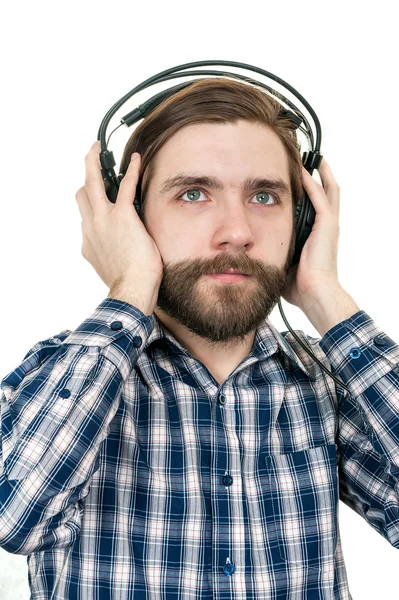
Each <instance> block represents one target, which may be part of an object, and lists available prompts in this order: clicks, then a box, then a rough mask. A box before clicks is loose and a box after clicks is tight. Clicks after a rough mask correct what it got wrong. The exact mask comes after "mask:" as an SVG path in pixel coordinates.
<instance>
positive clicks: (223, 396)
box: [218, 394, 227, 405]
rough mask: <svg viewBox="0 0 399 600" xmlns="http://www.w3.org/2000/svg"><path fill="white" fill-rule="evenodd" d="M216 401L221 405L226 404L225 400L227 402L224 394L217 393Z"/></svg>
mask: <svg viewBox="0 0 399 600" xmlns="http://www.w3.org/2000/svg"><path fill="white" fill-rule="evenodd" d="M218 402H219V404H222V405H223V404H226V402H227V398H226V396H225V395H224V394H219V398H218Z"/></svg>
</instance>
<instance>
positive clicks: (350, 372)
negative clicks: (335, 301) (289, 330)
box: [319, 310, 399, 397]
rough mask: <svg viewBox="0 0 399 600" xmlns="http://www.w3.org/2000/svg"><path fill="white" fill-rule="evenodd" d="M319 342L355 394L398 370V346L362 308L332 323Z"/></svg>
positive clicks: (333, 366)
mask: <svg viewBox="0 0 399 600" xmlns="http://www.w3.org/2000/svg"><path fill="white" fill-rule="evenodd" d="M319 345H320V348H321V349H322V350H323V352H324V354H325V355H326V356H327V357H328V359H329V361H330V364H331V371H332V373H333V374H334V375H336V376H337V377H339V378H340V379H341V380H342V381H343V383H345V385H346V386H347V387H348V389H349V390H350V393H351V395H352V396H354V397H356V396H359V395H360V394H362V393H363V392H364V390H366V389H367V388H369V387H370V386H371V385H373V384H374V383H375V382H376V381H378V380H379V379H381V377H384V376H385V375H386V374H387V373H389V372H390V371H392V370H395V371H396V372H397V373H399V346H398V345H397V344H396V343H395V342H394V341H393V340H392V339H391V338H390V337H389V336H388V335H387V334H386V333H385V332H384V331H382V329H381V328H380V327H379V326H378V325H377V323H376V322H375V321H373V319H372V318H371V317H370V316H369V315H368V314H367V313H366V312H365V311H364V310H360V311H358V312H357V313H355V314H354V315H352V316H351V317H349V318H348V319H345V320H344V321H342V322H341V323H338V324H337V325H334V327H332V328H331V329H329V331H327V333H326V334H325V335H324V336H323V337H322V338H321V340H320V342H319Z"/></svg>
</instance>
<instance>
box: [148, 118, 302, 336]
mask: <svg viewBox="0 0 399 600" xmlns="http://www.w3.org/2000/svg"><path fill="white" fill-rule="evenodd" d="M177 175H186V176H196V177H204V176H207V177H212V178H217V179H218V180H220V182H221V184H222V187H220V189H219V188H215V187H214V186H212V185H209V184H207V185H205V184H204V183H202V184H199V183H198V182H197V183H195V182H193V181H192V178H190V181H188V182H187V183H186V184H179V185H177V186H176V187H173V188H171V189H167V190H163V188H165V182H166V180H168V179H170V178H173V177H176V176H177ZM255 178H262V179H281V180H283V181H284V182H285V183H286V184H287V186H288V190H289V191H288V192H284V191H282V190H280V189H273V188H271V187H270V186H267V185H266V184H264V183H262V184H260V185H257V186H255V187H254V188H250V189H248V190H245V189H243V187H242V186H243V184H244V182H245V180H246V179H255ZM290 192H291V190H290V177H289V167H288V158H287V155H286V152H285V149H284V146H283V144H282V142H281V141H280V140H279V138H278V137H277V135H276V134H274V133H273V132H272V131H271V130H270V129H269V128H268V127H266V126H263V125H260V124H254V123H249V122H246V121H239V122H237V123H235V124H230V123H229V124H213V123H211V124H208V123H203V124H194V125H188V126H185V127H183V128H182V129H180V130H179V131H178V132H177V133H175V134H174V135H173V136H172V137H171V138H170V139H169V140H168V141H167V142H166V143H165V145H164V146H163V147H162V148H161V149H160V150H159V152H158V154H157V161H156V168H155V172H154V176H153V178H152V179H151V181H150V184H149V187H148V191H147V198H146V201H145V226H146V229H147V231H148V233H149V234H150V235H151V237H152V238H153V239H154V240H155V242H156V244H157V246H158V248H159V251H160V253H161V256H162V260H163V262H164V276H163V280H162V282H161V286H160V288H159V294H158V302H157V305H156V308H155V311H154V312H156V313H158V314H159V315H160V316H161V320H162V312H163V313H165V314H167V315H169V316H170V317H172V318H173V319H175V320H176V321H178V322H179V323H180V324H182V325H184V326H185V327H186V328H187V329H189V330H190V331H191V332H193V333H195V334H196V335H198V336H200V337H201V338H204V340H205V341H208V342H209V343H210V344H212V343H221V344H222V345H223V343H228V342H231V340H232V339H236V340H237V341H238V340H244V336H245V335H246V334H248V333H249V332H251V331H253V330H255V329H256V328H257V327H258V326H259V325H260V323H261V322H262V321H263V320H264V319H265V318H266V317H267V316H268V315H269V314H270V312H271V311H272V310H273V308H274V306H275V305H276V303H277V300H278V299H279V297H280V296H281V295H282V292H283V290H284V287H285V284H286V280H287V274H288V269H289V264H290V262H291V259H292V255H293V251H294V241H295V240H294V237H293V235H292V233H293V222H292V200H291V196H290ZM181 196H182V198H181ZM275 196H277V197H278V199H279V201H280V203H278V202H277V201H276V200H275ZM183 200H186V201H188V202H189V203H187V204H184V203H183ZM229 268H233V269H237V270H238V271H241V272H243V273H246V274H247V276H246V277H239V278H236V280H235V281H234V282H227V281H226V280H224V281H222V280H220V279H217V278H215V277H212V276H210V275H209V274H216V273H222V272H225V271H227V270H228V269H229Z"/></svg>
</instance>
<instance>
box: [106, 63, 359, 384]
mask: <svg viewBox="0 0 399 600" xmlns="http://www.w3.org/2000/svg"><path fill="white" fill-rule="evenodd" d="M208 65H227V66H232V67H236V68H237V67H238V68H240V69H247V70H249V71H254V72H255V73H260V74H261V75H264V76H265V77H268V78H269V79H273V80H274V81H276V82H277V83H279V84H280V85H282V86H284V87H285V88H287V89H288V90H289V91H290V92H291V93H292V94H294V95H295V96H296V97H297V98H298V99H299V100H300V101H301V102H302V104H303V105H304V106H305V108H306V109H307V110H308V112H309V114H310V115H311V117H312V119H313V122H314V125H315V129H316V143H314V139H313V132H312V129H311V127H310V125H309V122H308V121H307V119H306V117H305V116H304V114H303V113H302V111H301V110H299V108H298V107H297V106H295V105H294V104H293V103H292V102H291V101H290V100H288V99H287V98H285V97H284V96H283V95H282V94H281V93H280V92H277V91H276V90H274V89H273V88H271V87H269V86H267V85H265V84H264V83H261V82H260V81H258V80H254V79H252V78H250V77H247V76H244V75H240V74H238V73H230V72H227V71H223V72H222V71H208V70H205V71H185V72H177V71H181V70H182V69H189V68H191V67H202V66H208ZM192 75H212V76H215V75H216V76H222V77H223V76H230V77H235V78H237V79H242V80H245V81H247V82H249V83H251V84H255V85H257V86H261V87H263V88H265V89H267V90H268V91H269V92H270V93H271V94H272V95H273V96H274V97H275V99H276V100H277V101H278V102H279V103H280V104H281V105H282V109H283V110H282V111H281V113H280V116H282V117H284V118H288V119H290V120H291V121H292V125H293V129H298V128H299V129H300V130H301V131H302V132H303V133H304V134H305V135H306V137H307V140H308V144H309V147H310V148H311V149H310V150H309V151H308V152H304V153H303V154H302V164H303V166H304V167H305V169H306V170H307V171H308V172H309V173H310V175H312V173H313V170H314V169H318V168H319V166H320V164H321V161H322V160H323V156H322V155H321V154H320V145H321V127H320V122H319V119H318V117H317V115H316V113H315V111H314V110H313V109H312V107H311V106H310V104H309V103H308V102H307V101H306V100H305V98H304V97H303V96H302V95H301V94H300V93H299V92H298V91H297V90H295V89H294V88H293V87H292V86H291V85H290V84H289V83H287V82H285V81H283V79H281V78H280V77H277V75H273V74H272V73H269V72H268V71H265V70H263V69H260V68H259V67H254V66H252V65H247V64H245V63H239V62H234V61H227V60H219V61H214V60H204V61H198V62H192V63H186V64H184V65H178V66H176V67H172V68H171V69H166V70H165V71H161V72H160V73H157V74H156V75H153V76H152V77H150V78H148V79H146V80H145V81H143V82H142V83H140V84H139V85H138V86H136V87H135V88H133V89H132V90H130V92H128V93H127V94H126V95H125V96H123V97H122V98H120V99H119V100H118V101H117V102H116V103H115V104H114V105H113V106H112V107H111V108H110V109H109V110H108V112H107V113H106V115H105V117H104V118H103V120H102V122H101V125H100V128H99V130H98V136H97V139H98V140H100V142H101V153H100V163H101V167H102V168H101V174H102V177H103V180H104V186H105V191H106V194H107V197H108V199H109V200H110V202H112V203H115V202H116V198H117V195H118V190H119V185H120V182H121V180H122V178H123V176H124V173H119V175H116V173H115V170H114V166H115V165H116V162H115V159H114V155H113V152H112V151H109V150H108V148H107V145H108V142H109V138H110V137H111V135H112V133H113V132H114V131H116V129H118V128H119V127H121V126H122V125H126V126H127V127H130V126H131V125H133V124H134V123H136V122H137V121H139V120H140V119H144V118H145V117H147V116H148V115H149V114H150V113H151V111H152V110H154V108H156V107H157V106H158V105H159V104H160V103H161V102H163V100H165V99H166V98H169V96H172V95H173V94H175V93H177V92H179V91H180V90H182V89H184V88H185V87H187V86H190V85H192V84H193V83H195V82H197V81H200V80H199V79H194V80H191V81H188V82H184V83H182V84H178V85H176V86H173V87H171V88H168V89H166V90H163V91H161V92H159V93H158V94H156V95H155V96H153V97H152V98H150V99H149V100H147V101H146V102H144V103H143V104H140V105H139V106H138V107H137V108H135V109H134V110H132V111H130V112H129V113H128V114H127V115H125V116H124V117H123V118H122V119H120V122H121V124H120V125H118V127H116V128H115V129H114V130H113V131H112V132H111V134H110V136H109V138H108V141H106V130H107V127H108V124H109V122H110V120H111V118H112V117H113V115H114V114H115V113H116V112H117V111H118V110H119V108H120V107H121V106H122V105H123V104H124V103H125V102H126V101H127V100H128V99H129V98H130V97H131V96H133V95H134V94H136V93H137V92H140V91H141V90H143V89H145V88H147V87H150V86H151V85H155V84H156V83H159V82H161V81H168V80H169V79H175V78H179V77H187V76H192ZM282 101H284V103H285V104H287V105H288V106H289V108H290V109H291V110H287V109H286V107H284V105H283V104H282ZM302 123H303V124H304V128H303V127H301V125H302ZM134 206H135V208H136V211H137V213H138V215H139V217H140V219H141V220H143V216H142V202H141V180H139V182H138V184H137V186H136V194H135V198H134ZM315 215H316V213H315V210H314V208H313V205H312V203H311V201H310V198H309V196H308V194H307V193H306V190H305V189H304V188H302V198H300V199H299V201H298V203H297V205H296V211H295V218H294V227H295V231H296V242H295V251H294V255H293V259H292V263H291V266H295V265H296V264H298V263H299V260H300V256H301V252H302V248H303V246H304V245H305V243H306V240H307V239H308V237H309V235H310V233H311V231H312V227H313V224H314V221H315ZM278 306H279V310H280V313H281V316H282V318H283V320H284V323H285V324H286V325H287V327H288V329H289V331H290V332H291V334H292V335H293V336H294V338H295V339H296V340H297V342H298V343H299V344H300V345H301V346H302V347H303V348H304V350H305V351H306V352H307V353H308V354H309V355H310V356H311V357H312V358H313V359H314V360H315V361H316V362H317V363H318V364H319V365H320V367H321V368H322V369H323V370H324V371H325V372H326V373H328V374H329V375H330V376H331V377H332V378H333V379H334V380H335V381H336V382H337V383H338V384H339V385H341V386H342V387H344V388H345V389H346V390H347V391H348V392H349V389H348V388H347V387H346V385H345V384H344V383H343V382H342V381H341V380H340V379H338V378H337V377H335V375H333V374H332V373H331V371H329V370H328V369H326V367H325V366H324V365H323V364H322V363H321V362H320V361H319V359H318V358H316V356H314V354H313V353H312V352H311V350H310V347H309V348H307V347H306V346H305V345H304V344H303V343H302V341H301V340H300V339H299V338H298V336H297V335H296V333H295V332H294V331H293V330H292V329H291V327H290V325H289V323H288V321H287V320H286V318H285V315H284V312H283V309H282V306H281V302H280V300H278Z"/></svg>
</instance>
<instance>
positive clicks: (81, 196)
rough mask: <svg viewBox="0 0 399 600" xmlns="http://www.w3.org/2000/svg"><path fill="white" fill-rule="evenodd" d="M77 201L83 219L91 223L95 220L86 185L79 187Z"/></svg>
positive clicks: (76, 195)
mask: <svg viewBox="0 0 399 600" xmlns="http://www.w3.org/2000/svg"><path fill="white" fill-rule="evenodd" d="M75 198H76V202H77V203H78V207H79V212H80V216H81V217H82V219H83V221H85V222H86V223H89V222H91V221H92V220H93V209H92V207H91V205H90V202H89V197H88V195H87V192H86V188H85V186H83V187H81V188H79V189H78V191H77V192H76V194H75Z"/></svg>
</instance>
